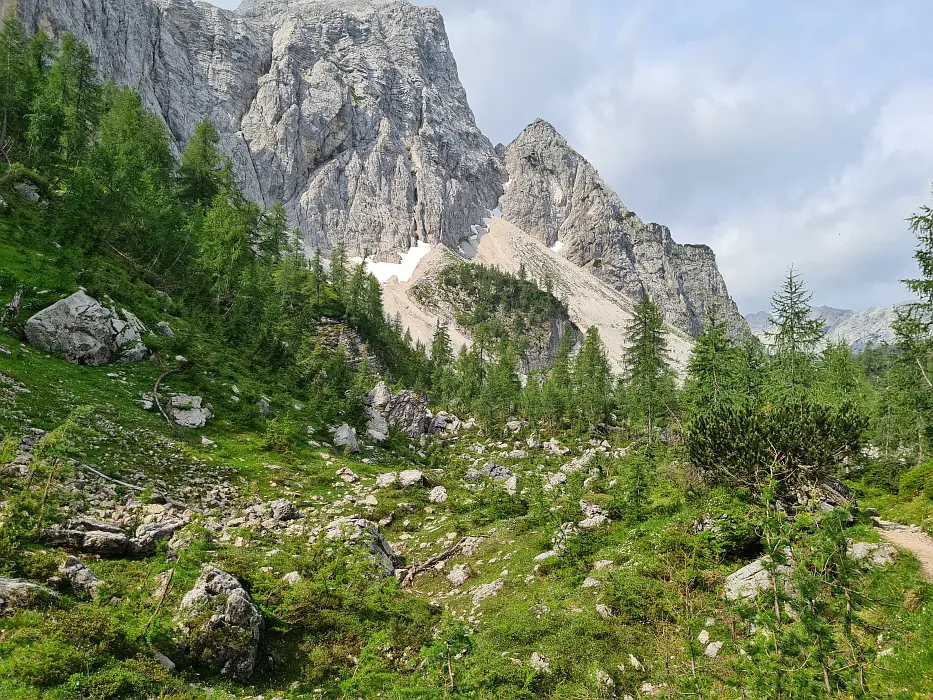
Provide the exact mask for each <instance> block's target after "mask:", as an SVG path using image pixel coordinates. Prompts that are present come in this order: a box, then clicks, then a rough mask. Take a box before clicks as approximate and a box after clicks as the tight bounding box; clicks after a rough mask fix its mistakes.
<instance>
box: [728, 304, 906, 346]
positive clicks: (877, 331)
mask: <svg viewBox="0 0 933 700" xmlns="http://www.w3.org/2000/svg"><path fill="white" fill-rule="evenodd" d="M896 308H897V307H896V306H886V307H880V308H871V309H867V310H866V311H859V312H855V311H850V310H848V309H835V308H833V307H831V306H817V307H815V308H814V309H813V314H812V315H813V317H815V318H821V319H823V321H824V323H825V324H826V327H825V329H824V333H823V339H824V342H825V343H827V344H828V343H844V344H846V345H848V346H849V347H851V348H852V349H853V350H855V351H856V352H858V351H860V350H863V349H864V348H865V347H866V346H867V345H868V344H869V343H871V344H872V345H881V344H882V343H891V342H893V341H894V330H893V329H892V325H893V324H894V320H895V309H896ZM768 316H769V313H768V312H767V311H756V312H755V313H752V314H748V315H747V316H746V317H745V319H746V320H747V321H748V326H749V328H750V329H751V331H752V333H754V334H755V335H756V336H757V337H758V338H759V339H760V340H761V341H762V342H763V343H765V344H767V343H769V342H770V340H769V338H768V336H767V332H768V330H769V329H770V327H771V324H770V322H769V321H768Z"/></svg>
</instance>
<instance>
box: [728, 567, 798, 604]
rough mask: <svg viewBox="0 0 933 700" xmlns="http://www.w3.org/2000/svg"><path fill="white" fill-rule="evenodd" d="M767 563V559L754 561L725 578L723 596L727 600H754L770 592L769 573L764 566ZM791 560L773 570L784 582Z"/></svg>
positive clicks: (789, 571) (788, 574)
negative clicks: (762, 593) (765, 592)
mask: <svg viewBox="0 0 933 700" xmlns="http://www.w3.org/2000/svg"><path fill="white" fill-rule="evenodd" d="M768 561H769V558H768V557H762V558H761V559H756V560H755V561H753V562H752V563H751V564H748V565H747V566H743V567H742V568H741V569H739V570H738V571H736V572H735V573H733V574H730V575H729V576H727V577H726V582H725V596H726V598H727V599H729V600H739V599H742V600H754V599H755V597H756V596H757V595H758V594H759V593H761V592H763V591H770V590H771V583H772V582H771V573H770V572H769V571H768V569H767V568H766V566H765V564H766V563H767V562H768ZM792 565H793V560H792V559H788V564H780V565H778V566H777V568H776V569H775V573H776V574H777V576H778V577H779V578H780V579H781V580H782V581H785V580H786V579H787V577H789V576H790V574H791V571H792V568H791V567H792Z"/></svg>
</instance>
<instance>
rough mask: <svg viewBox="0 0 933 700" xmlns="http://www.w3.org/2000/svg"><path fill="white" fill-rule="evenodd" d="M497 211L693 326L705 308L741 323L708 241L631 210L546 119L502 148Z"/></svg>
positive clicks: (680, 324)
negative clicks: (685, 239) (686, 239)
mask: <svg viewBox="0 0 933 700" xmlns="http://www.w3.org/2000/svg"><path fill="white" fill-rule="evenodd" d="M505 163H506V169H507V170H508V175H509V181H508V183H507V185H506V192H505V196H504V197H503V200H502V216H503V218H505V219H506V220H507V221H509V222H510V223H512V224H515V225H516V226H518V227H519V228H521V229H522V230H524V231H525V232H527V233H529V234H531V235H532V236H534V237H535V238H537V239H538V240H540V241H541V242H542V243H544V244H545V245H546V246H548V247H550V248H551V249H552V250H554V251H556V252H558V253H559V254H560V255H562V256H563V257H565V258H566V259H568V260H570V261H571V262H573V263H574V264H576V265H579V266H580V267H582V268H584V269H586V270H588V271H590V272H592V273H593V274H594V275H595V276H596V277H598V278H599V279H600V280H602V281H603V282H605V283H606V284H608V285H609V286H610V287H612V288H614V289H616V290H618V291H619V292H622V293H623V294H624V295H625V296H627V297H628V298H630V299H634V298H638V297H639V296H641V295H642V294H644V293H648V294H650V295H651V297H652V299H654V301H655V302H656V303H657V304H658V306H659V307H660V308H661V311H662V313H663V314H664V317H665V319H666V320H667V321H668V322H669V323H671V324H672V325H674V326H676V327H677V328H681V329H683V330H686V331H688V332H691V333H698V332H699V331H700V329H701V328H702V327H703V321H704V319H705V317H706V312H707V311H716V312H718V313H719V314H720V315H721V316H722V317H723V318H725V319H726V320H727V321H728V322H729V325H730V327H731V330H732V331H733V333H735V334H740V333H741V332H743V331H745V330H746V326H745V322H744V320H743V319H742V317H741V316H740V314H739V311H738V307H737V306H736V305H735V303H734V302H733V301H732V300H731V299H730V298H729V294H728V291H727V290H726V285H725V282H724V281H723V279H722V276H721V275H720V273H719V270H718V269H717V267H716V257H715V255H714V254H713V251H712V250H711V249H710V248H708V247H707V246H691V245H678V244H677V243H674V241H673V239H672V238H671V232H670V230H669V229H668V228H667V227H666V226H661V225H660V224H653V223H650V224H646V223H644V222H643V221H642V220H641V219H639V218H638V216H637V215H636V214H635V213H634V212H632V211H630V210H629V209H628V208H627V207H626V206H625V205H624V204H623V203H622V200H621V199H620V198H619V196H618V195H617V194H616V193H615V192H613V191H612V190H611V189H610V188H609V187H608V186H607V185H606V183H605V182H603V180H602V178H601V177H600V176H599V173H597V172H596V169H595V168H594V167H593V166H592V165H591V164H590V163H589V162H587V161H586V159H585V158H583V157H582V156H581V155H580V154H579V153H577V152H576V151H575V150H573V148H571V147H570V145H569V144H568V143H567V140H566V139H565V138H564V137H563V136H561V135H560V134H559V133H557V131H556V130H555V129H554V127H553V126H551V125H550V124H549V123H547V122H546V121H543V120H540V119H539V120H537V121H535V122H534V123H533V124H531V125H530V126H529V127H528V128H526V129H525V130H524V131H523V132H522V133H521V135H520V136H519V137H518V138H517V139H515V141H513V142H512V144H511V145H510V146H508V148H506V149H505Z"/></svg>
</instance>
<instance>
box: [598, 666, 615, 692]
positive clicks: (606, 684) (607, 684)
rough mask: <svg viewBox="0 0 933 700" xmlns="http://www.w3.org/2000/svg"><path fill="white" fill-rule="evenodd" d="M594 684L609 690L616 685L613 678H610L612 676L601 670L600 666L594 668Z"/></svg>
mask: <svg viewBox="0 0 933 700" xmlns="http://www.w3.org/2000/svg"><path fill="white" fill-rule="evenodd" d="M596 684H597V685H598V686H600V687H602V688H605V689H606V690H609V691H611V690H613V689H614V688H615V687H616V683H615V681H614V680H612V676H610V675H609V674H608V673H606V672H605V671H603V670H602V669H601V668H597V669H596Z"/></svg>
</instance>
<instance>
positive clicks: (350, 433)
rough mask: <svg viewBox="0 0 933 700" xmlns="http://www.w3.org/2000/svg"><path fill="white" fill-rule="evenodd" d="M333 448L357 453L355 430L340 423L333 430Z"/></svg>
mask: <svg viewBox="0 0 933 700" xmlns="http://www.w3.org/2000/svg"><path fill="white" fill-rule="evenodd" d="M333 440H334V447H339V448H341V449H347V450H350V452H359V451H360V444H359V443H358V442H357V441H356V429H355V428H351V427H350V426H349V425H347V424H346V423H341V424H340V425H338V426H337V427H336V428H334V429H333Z"/></svg>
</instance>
